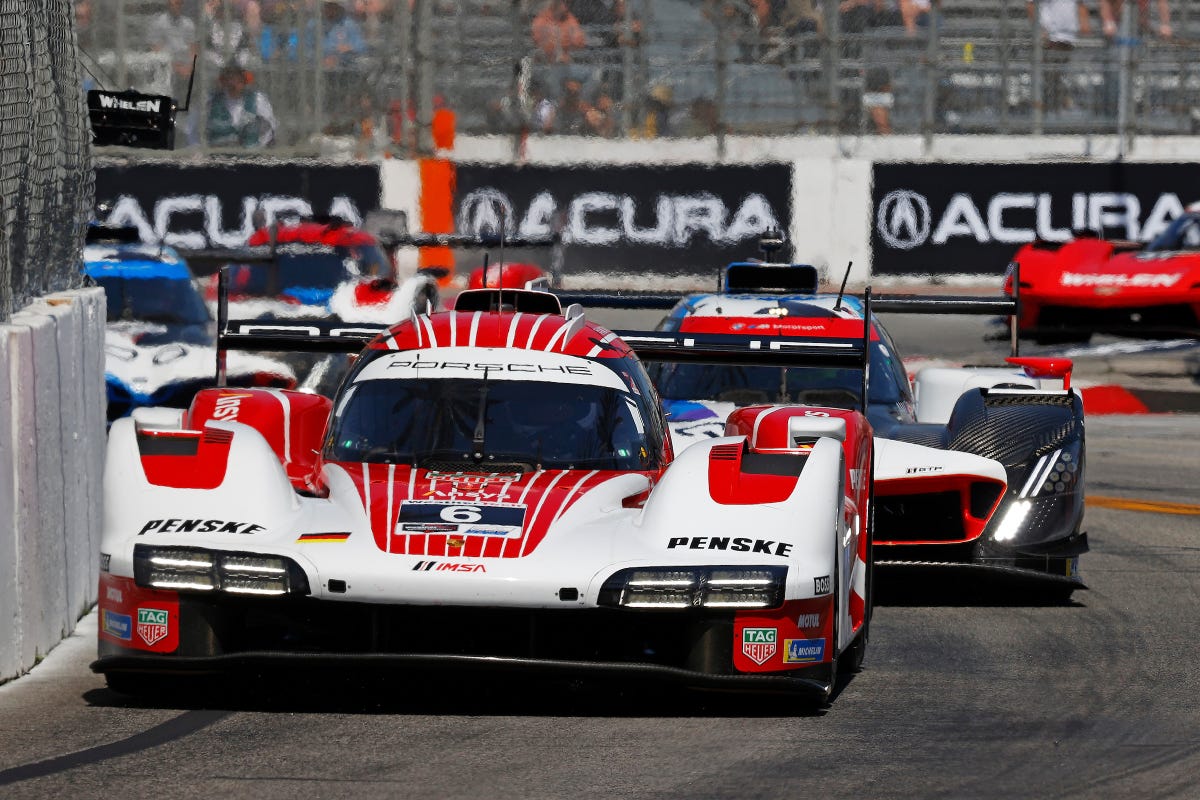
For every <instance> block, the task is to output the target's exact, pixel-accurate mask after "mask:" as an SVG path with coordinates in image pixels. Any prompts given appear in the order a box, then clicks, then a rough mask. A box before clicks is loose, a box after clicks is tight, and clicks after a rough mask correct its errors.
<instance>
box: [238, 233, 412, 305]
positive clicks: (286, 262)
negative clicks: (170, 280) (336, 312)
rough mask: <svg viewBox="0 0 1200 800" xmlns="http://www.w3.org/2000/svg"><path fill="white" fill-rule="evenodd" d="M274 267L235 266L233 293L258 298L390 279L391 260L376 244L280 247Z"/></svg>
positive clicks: (261, 265) (272, 264)
mask: <svg viewBox="0 0 1200 800" xmlns="http://www.w3.org/2000/svg"><path fill="white" fill-rule="evenodd" d="M275 257H276V261H275V262H274V263H271V264H234V265H233V266H231V267H230V270H229V289H230V291H232V292H235V293H237V294H243V295H254V296H258V297H274V296H276V295H280V294H286V293H287V291H288V290H289V289H291V288H295V287H302V288H306V289H335V288H337V286H338V285H339V284H342V283H345V282H346V281H348V280H353V279H356V278H367V279H371V278H387V277H389V276H390V274H391V267H390V266H389V265H388V261H387V257H386V256H384V254H383V251H381V250H380V249H379V248H378V247H376V246H374V245H361V246H355V247H325V246H320V245H311V246H309V245H306V246H304V247H303V248H300V247H296V248H289V247H288V246H287V245H280V249H279V250H278V251H276V255H275Z"/></svg>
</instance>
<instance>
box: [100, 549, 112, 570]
mask: <svg viewBox="0 0 1200 800" xmlns="http://www.w3.org/2000/svg"><path fill="white" fill-rule="evenodd" d="M110 563H112V555H111V554H109V553H101V554H100V571H101V572H108V565H109V564H110Z"/></svg>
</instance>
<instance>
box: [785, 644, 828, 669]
mask: <svg viewBox="0 0 1200 800" xmlns="http://www.w3.org/2000/svg"><path fill="white" fill-rule="evenodd" d="M824 660H825V640H824V639H788V640H786V641H785V642H784V649H783V663H785V664H818V663H820V662H822V661H824Z"/></svg>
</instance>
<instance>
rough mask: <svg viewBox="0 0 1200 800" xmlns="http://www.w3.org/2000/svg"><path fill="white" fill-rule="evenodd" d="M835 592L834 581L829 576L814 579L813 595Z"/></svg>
mask: <svg viewBox="0 0 1200 800" xmlns="http://www.w3.org/2000/svg"><path fill="white" fill-rule="evenodd" d="M832 591H833V579H832V578H831V577H830V576H828V575H822V576H821V577H819V578H813V594H817V595H822V594H829V593H830V592H832Z"/></svg>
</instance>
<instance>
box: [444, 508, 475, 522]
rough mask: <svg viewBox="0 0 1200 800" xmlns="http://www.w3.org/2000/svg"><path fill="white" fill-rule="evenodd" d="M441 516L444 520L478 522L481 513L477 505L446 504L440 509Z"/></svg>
mask: <svg viewBox="0 0 1200 800" xmlns="http://www.w3.org/2000/svg"><path fill="white" fill-rule="evenodd" d="M441 518H442V519H443V520H445V521H446V522H479V520H481V519H483V513H482V512H481V511H480V509H479V506H446V507H445V508H443V509H442V513H441Z"/></svg>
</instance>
